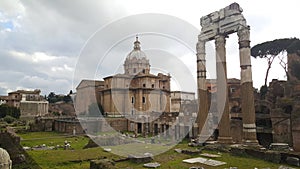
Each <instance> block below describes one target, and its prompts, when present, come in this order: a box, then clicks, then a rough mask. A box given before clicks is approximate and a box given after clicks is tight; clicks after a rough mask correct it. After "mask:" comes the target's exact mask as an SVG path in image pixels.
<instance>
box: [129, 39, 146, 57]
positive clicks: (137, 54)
mask: <svg viewBox="0 0 300 169" xmlns="http://www.w3.org/2000/svg"><path fill="white" fill-rule="evenodd" d="M140 44H141V43H140V42H139V40H138V37H136V41H135V42H134V46H133V50H132V51H131V52H130V53H129V54H128V55H127V59H134V58H136V59H143V58H144V59H146V58H147V56H146V54H145V52H143V51H141V46H140Z"/></svg>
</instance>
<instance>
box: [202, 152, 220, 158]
mask: <svg viewBox="0 0 300 169" xmlns="http://www.w3.org/2000/svg"><path fill="white" fill-rule="evenodd" d="M200 155H201V156H203V157H209V158H217V157H221V155H218V154H209V153H203V154H200Z"/></svg>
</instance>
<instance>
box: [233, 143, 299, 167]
mask: <svg viewBox="0 0 300 169" xmlns="http://www.w3.org/2000/svg"><path fill="white" fill-rule="evenodd" d="M230 153H231V154H232V155H237V156H252V157H255V158H259V159H263V160H266V161H270V162H273V163H278V164H279V163H287V158H288V157H295V158H298V159H300V153H297V152H280V151H271V150H267V151H266V150H259V149H254V148H245V147H233V148H231V149H230Z"/></svg>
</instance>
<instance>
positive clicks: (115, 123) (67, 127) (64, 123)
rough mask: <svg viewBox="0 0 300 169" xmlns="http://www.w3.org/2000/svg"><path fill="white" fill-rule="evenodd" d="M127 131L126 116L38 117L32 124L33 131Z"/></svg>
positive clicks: (80, 132)
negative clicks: (79, 118)
mask: <svg viewBox="0 0 300 169" xmlns="http://www.w3.org/2000/svg"><path fill="white" fill-rule="evenodd" d="M112 128H113V129H114V130H116V131H127V130H128V120H127V119H126V118H105V119H103V118H99V119H97V118H96V117H95V119H93V118H92V119H87V120H80V122H79V121H78V120H77V119H76V118H75V117H72V118H53V117H49V118H36V119H35V122H34V123H33V124H31V125H30V130H31V131H57V132H62V133H68V134H73V132H74V131H75V133H76V134H85V133H86V132H87V131H88V132H95V133H97V132H99V131H101V132H105V131H111V130H112Z"/></svg>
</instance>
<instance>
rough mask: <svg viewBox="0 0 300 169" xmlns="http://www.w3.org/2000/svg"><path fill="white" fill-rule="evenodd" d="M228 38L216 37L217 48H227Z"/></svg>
mask: <svg viewBox="0 0 300 169" xmlns="http://www.w3.org/2000/svg"><path fill="white" fill-rule="evenodd" d="M225 38H226V37H225V36H224V35H217V36H215V44H216V48H218V47H222V46H224V47H225V43H226V39H225Z"/></svg>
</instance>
